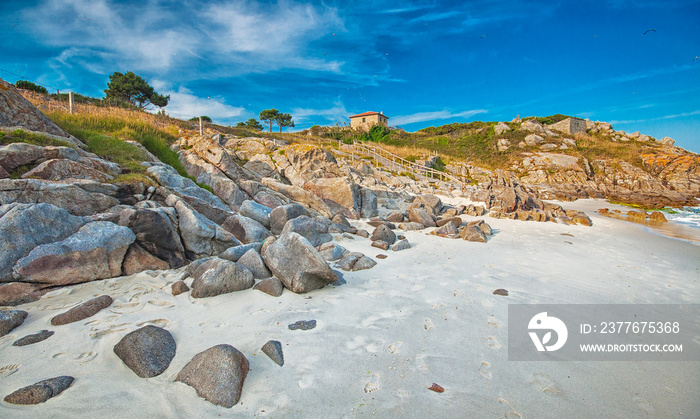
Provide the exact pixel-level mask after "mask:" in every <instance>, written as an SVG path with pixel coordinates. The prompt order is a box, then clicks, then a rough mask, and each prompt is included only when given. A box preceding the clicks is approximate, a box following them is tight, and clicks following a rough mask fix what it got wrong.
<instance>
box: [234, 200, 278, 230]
mask: <svg viewBox="0 0 700 419" xmlns="http://www.w3.org/2000/svg"><path fill="white" fill-rule="evenodd" d="M238 212H239V213H240V214H241V215H243V216H245V217H248V218H252V219H253V220H255V221H257V222H259V223H260V224H262V225H263V226H265V228H267V229H269V228H270V213H271V212H272V208H268V207H266V206H265V205H261V204H258V203H257V202H255V201H253V200H250V199H249V200H247V201H243V203H242V204H241V207H240V208H239V209H238Z"/></svg>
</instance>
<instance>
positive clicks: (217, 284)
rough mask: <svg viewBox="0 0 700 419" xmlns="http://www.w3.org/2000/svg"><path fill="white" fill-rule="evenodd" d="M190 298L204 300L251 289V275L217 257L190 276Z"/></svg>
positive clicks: (245, 269) (235, 264)
mask: <svg viewBox="0 0 700 419" xmlns="http://www.w3.org/2000/svg"><path fill="white" fill-rule="evenodd" d="M192 276H193V277H194V281H192V293H191V295H192V297H194V298H206V297H214V296H216V295H221V294H227V293H230V292H235V291H241V290H244V289H248V288H251V287H252V286H253V285H254V284H255V279H253V274H252V273H251V272H250V271H249V270H248V269H247V268H245V267H244V266H242V265H239V264H237V263H236V262H231V261H228V260H225V259H220V258H217V257H214V258H211V259H209V260H207V261H206V262H204V263H202V264H201V265H200V266H199V267H198V268H197V269H196V270H195V271H194V273H193V274H192Z"/></svg>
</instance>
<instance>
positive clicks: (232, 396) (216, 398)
mask: <svg viewBox="0 0 700 419" xmlns="http://www.w3.org/2000/svg"><path fill="white" fill-rule="evenodd" d="M248 370H249V365H248V360H247V359H246V357H245V355H243V354H242V353H241V352H240V351H238V349H236V348H234V347H233V346H231V345H217V346H214V347H212V348H209V349H207V350H206V351H204V352H200V353H198V354H197V355H195V356H194V357H193V358H192V360H191V361H190V362H188V363H187V365H185V367H184V368H183V369H182V370H181V371H180V373H179V374H178V375H177V377H176V378H175V381H180V382H182V383H185V384H187V385H188V386H191V387H194V389H195V390H196V391H197V395H198V396H199V397H203V398H204V399H205V400H207V401H208V402H210V403H213V404H215V405H218V406H223V407H232V406H233V405H235V404H236V403H238V401H239V400H240V399H241V392H242V391H243V383H244V382H245V378H246V375H248Z"/></svg>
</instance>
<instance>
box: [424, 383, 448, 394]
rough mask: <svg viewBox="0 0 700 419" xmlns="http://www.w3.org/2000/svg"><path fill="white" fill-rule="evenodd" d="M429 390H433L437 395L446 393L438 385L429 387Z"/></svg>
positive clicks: (434, 384)
mask: <svg viewBox="0 0 700 419" xmlns="http://www.w3.org/2000/svg"><path fill="white" fill-rule="evenodd" d="M428 390H433V391H434V392H436V393H444V392H445V389H444V388H442V386H441V385H439V384H437V383H433V385H432V386H430V387H428Z"/></svg>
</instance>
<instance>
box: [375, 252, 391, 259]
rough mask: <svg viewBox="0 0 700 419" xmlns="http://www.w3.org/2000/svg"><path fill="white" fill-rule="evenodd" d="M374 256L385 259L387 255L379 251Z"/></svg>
mask: <svg viewBox="0 0 700 419" xmlns="http://www.w3.org/2000/svg"><path fill="white" fill-rule="evenodd" d="M375 257H376V258H377V259H386V258H387V257H388V256H387V255H385V254H382V253H380V254H378V255H377V256H375Z"/></svg>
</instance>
